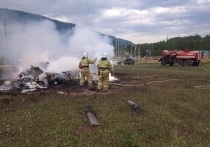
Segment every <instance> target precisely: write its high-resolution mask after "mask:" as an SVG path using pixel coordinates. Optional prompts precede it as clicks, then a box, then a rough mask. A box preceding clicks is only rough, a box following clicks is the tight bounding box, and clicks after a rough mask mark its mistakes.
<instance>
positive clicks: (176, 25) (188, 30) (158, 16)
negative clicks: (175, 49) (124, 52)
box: [0, 0, 210, 43]
mask: <svg viewBox="0 0 210 147" xmlns="http://www.w3.org/2000/svg"><path fill="white" fill-rule="evenodd" d="M0 3H1V7H4V8H10V9H16V10H22V11H27V12H31V13H36V14H40V15H45V16H48V17H51V18H61V17H66V18H69V20H71V21H73V22H72V23H76V24H83V25H88V26H90V27H92V28H95V29H96V31H100V30H101V31H104V32H102V33H105V34H106V33H108V34H110V35H114V36H116V37H120V36H125V35H124V34H127V35H126V36H128V38H124V39H128V40H131V41H135V43H138V41H139V42H141V40H136V34H138V33H139V34H141V35H142V33H143V34H144V35H146V36H147V39H148V38H149V37H148V36H151V38H150V40H148V42H153V35H151V34H160V35H165V34H173V35H179V34H189V35H192V33H195V32H197V33H198V34H199V33H202V35H205V33H206V34H207V33H208V34H210V29H209V28H210V26H209V23H210V19H208V18H209V16H210V10H209V9H208V7H209V5H210V2H209V1H204V2H203V3H201V2H200V3H199V1H198V0H147V1H145V0H129V1H127V0H103V1H102V0H91V1H90V0H65V1H60V0H54V1H50V0H45V1H43V0H36V1H32V0H21V1H15V0H7V1H5V0H0ZM112 8H116V9H123V10H125V11H126V12H131V11H132V13H130V14H126V15H119V16H114V17H108V16H106V17H104V16H103V12H104V11H105V10H110V9H112ZM156 8H160V9H161V8H166V9H169V11H166V12H159V11H158V12H156V11H155V10H156ZM179 8H180V11H179ZM135 11H137V12H142V11H145V12H147V13H148V14H145V15H143V14H141V13H140V14H139V13H136V12H135ZM147 19H151V21H152V22H148V24H147V23H135V22H139V21H141V20H142V21H145V20H147ZM146 22H147V21H146ZM106 30H109V32H106ZM203 30H207V31H203ZM147 34H148V35H147Z"/></svg>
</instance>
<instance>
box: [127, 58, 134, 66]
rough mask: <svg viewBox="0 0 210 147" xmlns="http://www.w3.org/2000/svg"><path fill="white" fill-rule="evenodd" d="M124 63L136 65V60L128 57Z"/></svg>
mask: <svg viewBox="0 0 210 147" xmlns="http://www.w3.org/2000/svg"><path fill="white" fill-rule="evenodd" d="M124 64H125V65H134V64H135V61H134V59H133V58H126V59H125V62H124Z"/></svg>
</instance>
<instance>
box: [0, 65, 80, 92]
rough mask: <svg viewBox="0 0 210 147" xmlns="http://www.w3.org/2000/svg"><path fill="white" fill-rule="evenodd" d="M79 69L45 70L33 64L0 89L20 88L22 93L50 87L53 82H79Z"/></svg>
mask: <svg viewBox="0 0 210 147" xmlns="http://www.w3.org/2000/svg"><path fill="white" fill-rule="evenodd" d="M78 80H79V71H78V70H72V71H65V72H62V73H53V72H44V71H43V70H41V69H40V68H39V67H34V66H31V67H30V68H29V69H28V70H26V71H23V72H21V73H20V74H19V75H18V76H17V78H16V79H13V80H10V81H6V82H5V83H4V85H2V86H0V91H8V90H18V91H20V92H21V93H25V92H28V91H34V90H37V89H44V88H48V87H49V86H50V85H52V84H60V83H64V82H68V83H70V84H78Z"/></svg>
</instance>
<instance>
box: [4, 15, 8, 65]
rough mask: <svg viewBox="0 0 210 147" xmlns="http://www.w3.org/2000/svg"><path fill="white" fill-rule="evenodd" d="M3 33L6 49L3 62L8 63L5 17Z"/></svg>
mask: <svg viewBox="0 0 210 147" xmlns="http://www.w3.org/2000/svg"><path fill="white" fill-rule="evenodd" d="M3 25H4V35H5V43H6V51H5V55H4V64H8V63H9V49H8V42H7V22H6V19H4V23H3Z"/></svg>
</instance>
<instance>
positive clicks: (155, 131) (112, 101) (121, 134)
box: [0, 64, 210, 146]
mask: <svg viewBox="0 0 210 147" xmlns="http://www.w3.org/2000/svg"><path fill="white" fill-rule="evenodd" d="M203 68H206V69H210V66H209V65H207V64H203V65H201V67H199V68H178V67H164V68H163V67H160V66H159V65H156V64H154V65H146V64H145V65H134V66H116V67H114V69H115V76H116V78H118V79H119V81H114V82H110V85H109V91H108V92H96V91H95V90H88V87H87V83H85V86H84V87H80V86H79V84H75V83H74V84H72V83H71V82H66V83H62V84H55V85H54V84H53V85H50V86H49V87H48V88H47V89H38V90H36V91H32V92H27V93H20V92H18V91H4V92H0V102H1V104H0V115H1V118H0V122H1V126H0V146H209V142H208V136H209V135H210V132H209V121H210V110H209V108H210V101H209V100H210V98H209V89H208V85H210V81H209V80H210V77H209V73H208V72H206V71H205V70H203ZM2 82H3V81H2V80H1V83H2ZM93 84H94V86H95V87H96V86H97V84H96V83H93ZM203 85H204V86H203ZM196 86H197V87H196ZM199 86H201V87H199ZM128 100H131V101H134V102H135V103H137V104H138V105H139V106H141V108H142V109H144V110H145V111H144V113H143V114H138V113H136V112H135V111H132V109H131V107H130V106H129V105H128V103H127V101H128ZM87 105H91V106H92V107H93V109H94V111H95V112H96V114H97V116H98V119H99V122H100V126H99V127H96V128H95V127H91V126H89V123H88V121H87V118H86V116H85V114H84V110H85V107H86V106H87Z"/></svg>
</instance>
